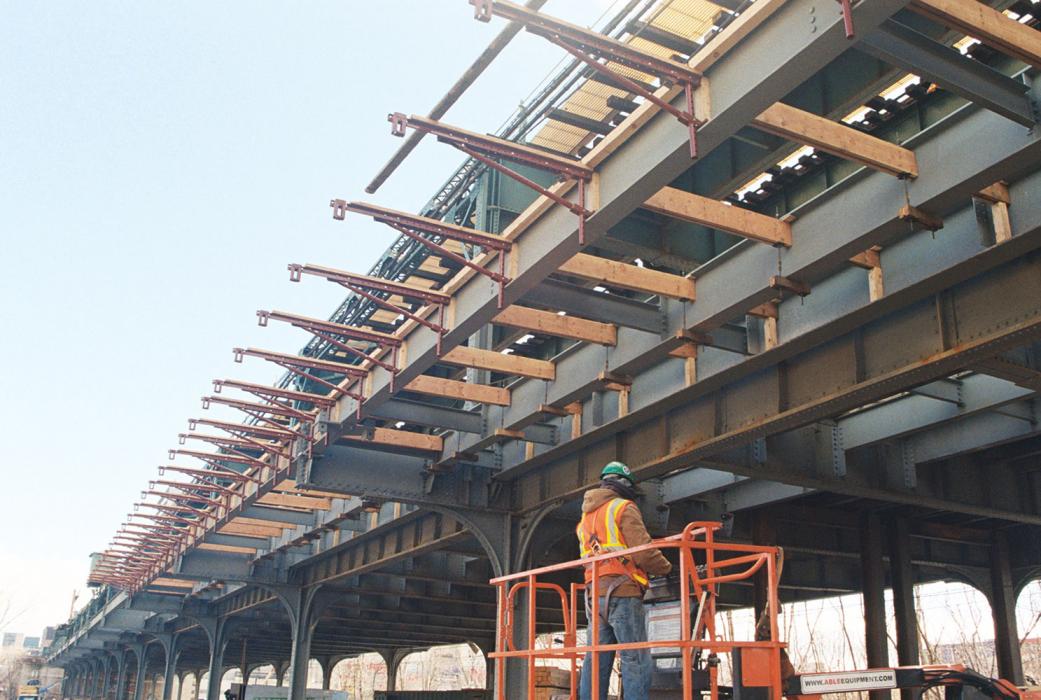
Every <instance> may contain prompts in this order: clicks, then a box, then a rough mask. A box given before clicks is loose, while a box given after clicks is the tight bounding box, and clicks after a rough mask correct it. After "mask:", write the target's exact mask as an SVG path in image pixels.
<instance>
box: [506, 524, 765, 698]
mask: <svg viewBox="0 0 1041 700" xmlns="http://www.w3.org/2000/svg"><path fill="white" fill-rule="evenodd" d="M721 528H722V524H721V523H718V522H693V523H690V524H689V525H687V527H686V528H684V530H683V532H682V533H680V534H678V535H673V536H671V537H665V538H663V539H659V540H655V541H654V542H651V543H650V544H647V545H643V546H641V547H632V548H630V549H626V550H624V551H621V552H612V553H609V554H601V555H598V556H595V557H589V558H587V559H577V560H574V561H569V562H564V563H562V564H555V565H553V566H545V567H542V568H539V569H533V570H531V571H524V572H520V573H516V574H511V575H509V576H502V577H499V578H496V579H492V584H494V585H495V586H496V590H497V593H498V608H499V612H498V619H497V626H496V651H495V653H493V654H491V657H492V658H494V659H495V677H496V687H497V688H498V691H497V693H498V694H497V697H498V700H506V695H505V680H506V661H507V660H508V659H522V660H523V661H525V662H526V663H527V670H528V673H527V678H528V694H527V697H529V698H534V697H535V661H536V659H556V660H561V659H563V660H566V661H569V662H570V669H571V700H575V698H576V697H577V692H578V691H577V688H578V669H579V664H580V663H581V660H582V658H583V657H584V656H585V654H586V652H604V651H611V650H615V651H623V650H626V649H660V648H663V647H670V648H674V649H677V650H678V652H679V657H680V659H681V664H680V669H681V671H680V674H681V678H682V687H683V699H684V700H693V698H694V697H695V695H694V694H695V692H698V691H695V683H694V678H695V658H697V659H698V662H699V663H698V665H699V666H703V667H704V671H705V672H707V680H708V689H707V691H708V692H709V694H710V698H711V700H718V699H719V679H718V669H719V664H718V658H719V654H730V655H732V656H740V660H739V662H738V663H739V665H740V668H741V669H742V675H743V680H744V682H745V685H748V686H750V687H756V688H763V689H766V691H767V698H768V700H780V698H781V694H782V685H781V649H782V648H783V647H784V644H783V643H782V642H781V641H780V639H779V637H778V630H777V608H778V602H777V576H778V572H777V564H778V556H779V553H780V550H779V549H778V548H777V547H764V546H759V545H751V544H737V543H731V542H719V541H717V540H716V533H717V531H718V530H720V529H721ZM648 549H660V550H662V551H663V552H667V551H668V550H675V553H676V555H677V556H678V560H679V567H678V569H679V581H680V587H679V631H680V633H679V638H677V639H655V640H653V641H646V642H631V643H626V644H602V643H601V642H600V639H599V636H600V635H599V634H598V632H599V630H598V629H597V626H596V625H593V626H592V627H591V628H590V639H589V640H588V643H587V644H582V645H580V644H578V634H577V632H578V605H579V604H583V605H584V604H585V600H586V599H587V595H586V588H587V586H586V585H585V584H581V583H572V584H570V585H569V587H568V590H565V589H564V587H563V586H561V585H559V584H557V583H551V582H547V581H540V580H539V577H540V576H541V577H545V576H546V575H549V574H555V573H560V572H565V571H574V572H581V571H582V570H583V568H584V567H585V566H590V567H592V570H593V577H592V581H591V583H590V584H589V586H588V588H589V592H588V593H589V595H588V600H589V618H590V619H592V620H595V619H598V617H599V615H600V604H601V601H600V595H601V593H602V591H601V590H600V585H599V584H600V581H599V575H598V574H599V569H600V567H601V566H603V563H604V562H605V561H606V560H608V559H612V558H616V557H622V556H631V555H633V554H635V553H637V552H640V551H644V550H648ZM764 570H765V572H766V578H767V595H768V610H767V613H766V614H767V616H768V623H769V633H768V635H761V636H767V637H768V638H767V639H762V640H757V641H741V642H738V641H726V640H723V639H721V638H720V637H719V635H718V634H717V632H716V591H717V589H718V587H719V585H721V584H724V583H732V582H734V581H742V580H748V579H750V578H751V577H752V576H754V575H755V574H756V573H757V572H759V571H764ZM539 591H549V592H551V593H554V594H556V595H555V596H554V600H557V599H559V604H560V612H561V615H562V620H563V624H564V634H563V641H564V644H563V646H562V647H550V648H538V647H537V646H536V637H537V634H536V627H535V621H536V618H537V598H538V596H537V593H538V592H539ZM520 595H524V596H526V597H527V608H528V615H527V630H526V632H527V634H526V635H525V636H526V643H525V644H524V645H523V647H518V643H517V642H515V639H516V634H515V633H516V632H517V630H516V629H515V628H514V619H513V614H512V611H513V610H514V608H515V605H516V603H517V602H518V596H520ZM599 661H600V660H599V655H598V654H593V661H592V663H593V668H592V677H591V682H592V697H594V698H596V697H599V692H600V688H599Z"/></svg>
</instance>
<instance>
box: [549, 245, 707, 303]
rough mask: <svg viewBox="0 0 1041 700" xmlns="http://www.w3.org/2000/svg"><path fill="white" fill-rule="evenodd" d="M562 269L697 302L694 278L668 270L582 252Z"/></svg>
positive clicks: (567, 272)
mask: <svg viewBox="0 0 1041 700" xmlns="http://www.w3.org/2000/svg"><path fill="white" fill-rule="evenodd" d="M560 272H562V273H564V274H568V275H574V276H575V277H581V278H582V279H587V280H591V281H594V282H603V283H604V284H607V285H610V286H612V287H621V288H622V289H631V290H633V291H637V292H646V293H648V294H657V295H659V296H663V297H668V298H670V299H685V300H687V301H694V280H693V279H691V278H689V277H681V276H680V275H672V274H669V273H668V272H660V271H658V270H649V269H647V268H644V267H638V266H636V265H630V264H629V263H623V262H618V261H617V260H608V259H607V258H600V257H597V256H595V255H588V254H586V253H579V254H578V255H576V256H575V257H573V258H571V259H570V260H568V261H567V262H566V263H564V264H563V265H561V266H560Z"/></svg>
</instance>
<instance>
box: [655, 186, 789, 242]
mask: <svg viewBox="0 0 1041 700" xmlns="http://www.w3.org/2000/svg"><path fill="white" fill-rule="evenodd" d="M643 208H644V209H649V210H650V211H653V212H656V213H658V214H664V215H665V216H669V217H672V218H674V219H679V220H681V221H689V222H690V223H693V224H700V225H702V226H708V227H709V228H713V229H717V230H719V231H726V232H727V233H732V234H734V235H736V236H741V237H743V238H750V239H752V240H753V241H759V242H761V243H769V244H771V245H783V246H790V245H791V244H792V226H791V224H789V223H785V222H784V221H781V220H780V219H775V218H774V217H772V216H766V215H764V214H759V213H757V212H754V211H749V210H748V209H743V208H741V207H735V206H731V205H729V204H724V203H723V202H720V201H718V200H715V199H710V198H708V197H702V196H701V195H697V194H692V193H690V192H684V191H683V190H678V189H676V188H675V187H665V188H662V189H661V190H659V191H658V192H657V193H655V194H654V195H652V196H651V198H650V199H648V200H647V201H646V202H644V203H643Z"/></svg>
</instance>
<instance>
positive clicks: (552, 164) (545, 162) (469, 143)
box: [387, 112, 593, 245]
mask: <svg viewBox="0 0 1041 700" xmlns="http://www.w3.org/2000/svg"><path fill="white" fill-rule="evenodd" d="M387 120H388V121H389V122H390V124H391V131H390V133H391V134H393V135H394V136H404V135H405V129H406V128H408V127H411V128H413V129H415V130H416V131H419V132H423V133H427V134H433V135H435V136H436V137H437V140H438V141H441V142H442V143H447V144H450V145H452V146H454V147H456V148H458V149H459V150H460V151H462V152H463V153H465V154H466V155H468V156H470V157H471V158H475V159H477V160H479V161H480V162H482V163H484V164H485V165H487V166H488V167H489V168H492V169H494V170H497V171H498V172H500V173H502V174H503V175H505V176H507V177H510V178H513V179H514V180H516V181H517V182H519V183H521V184H522V185H524V186H525V187H529V188H531V189H533V190H535V191H536V192H538V193H539V194H541V195H543V196H544V197H548V198H549V199H550V200H552V201H554V202H556V203H557V204H559V205H560V206H562V207H565V208H567V209H569V210H570V211H571V212H572V213H574V214H575V215H576V216H578V242H579V244H580V245H583V244H585V242H586V234H585V231H586V219H587V218H588V217H589V216H590V215H591V214H592V213H593V212H592V211H590V210H589V209H587V208H586V186H587V185H588V184H589V180H590V179H591V178H592V177H593V169H592V168H590V167H589V166H587V165H585V164H584V163H582V162H580V161H578V160H576V159H574V158H570V157H566V156H562V155H559V154H557V153H551V152H550V151H543V150H539V149H537V148H532V147H531V146H526V145H524V144H521V143H514V142H513V141H506V140H505V139H499V138H495V137H494V136H485V135H484V134H477V133H474V132H472V131H466V130H465V129H460V128H459V127H455V126H450V125H448V124H444V123H443V122H439V121H436V120H434V119H429V118H427V117H420V116H418V115H415V114H413V115H411V116H405V115H404V114H403V113H401V112H394V113H393V114H389V115H387ZM495 158H502V159H505V160H511V161H514V162H517V163H524V164H525V165H530V166H532V167H535V168H538V169H540V170H545V171H547V172H551V173H556V174H557V175H558V176H559V177H562V178H571V179H573V180H575V181H576V182H577V183H578V201H577V202H572V201H571V200H569V199H565V198H564V197H562V196H560V195H559V194H557V193H556V192H553V191H551V190H550V189H548V188H546V187H543V186H542V185H540V184H539V183H537V182H535V181H534V180H532V179H530V178H527V177H524V176H523V175H521V174H520V173H518V172H517V171H516V170H511V169H510V168H507V167H506V166H505V165H503V164H502V163H500V162H498V161H497V160H494V159H495Z"/></svg>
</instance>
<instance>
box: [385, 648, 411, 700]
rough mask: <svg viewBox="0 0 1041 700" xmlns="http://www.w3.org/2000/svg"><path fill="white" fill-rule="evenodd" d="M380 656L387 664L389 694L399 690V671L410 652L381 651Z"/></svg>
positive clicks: (401, 650)
mask: <svg viewBox="0 0 1041 700" xmlns="http://www.w3.org/2000/svg"><path fill="white" fill-rule="evenodd" d="M379 654H380V656H382V657H383V662H384V663H385V664H387V692H388V693H389V692H393V691H395V690H397V689H398V669H400V668H401V662H402V661H404V660H405V657H406V656H408V655H409V652H408V651H405V650H404V649H381V650H380V652H379Z"/></svg>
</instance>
